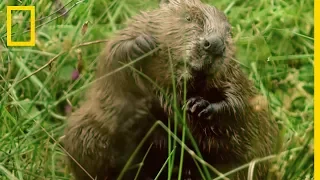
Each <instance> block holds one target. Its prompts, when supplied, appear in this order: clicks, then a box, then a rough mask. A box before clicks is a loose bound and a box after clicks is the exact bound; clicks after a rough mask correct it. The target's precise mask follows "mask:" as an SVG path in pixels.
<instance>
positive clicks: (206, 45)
mask: <svg viewBox="0 0 320 180" xmlns="http://www.w3.org/2000/svg"><path fill="white" fill-rule="evenodd" d="M201 47H202V48H203V49H204V50H205V51H206V52H207V53H208V54H209V55H212V56H222V55H223V53H224V50H225V44H224V42H223V40H222V38H221V37H219V36H218V35H216V34H210V35H208V36H206V37H205V38H204V39H203V40H202V41H201Z"/></svg>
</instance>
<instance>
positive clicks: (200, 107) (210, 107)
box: [185, 97, 215, 119]
mask: <svg viewBox="0 0 320 180" xmlns="http://www.w3.org/2000/svg"><path fill="white" fill-rule="evenodd" d="M185 108H186V110H187V112H188V113H189V114H192V115H196V116H197V117H199V118H201V119H210V118H211V115H212V114H213V113H214V110H215V106H214V104H211V103H210V102H209V101H207V100H205V99H203V98H202V97H193V98H190V99H189V100H188V101H187V104H186V106H185Z"/></svg>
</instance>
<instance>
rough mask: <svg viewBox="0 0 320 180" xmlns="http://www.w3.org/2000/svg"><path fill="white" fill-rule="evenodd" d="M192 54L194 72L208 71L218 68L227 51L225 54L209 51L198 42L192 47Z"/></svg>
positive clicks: (191, 63)
mask: <svg viewBox="0 0 320 180" xmlns="http://www.w3.org/2000/svg"><path fill="white" fill-rule="evenodd" d="M191 51H192V53H190V54H191V56H190V61H189V63H190V67H191V70H192V71H194V72H206V71H211V70H213V69H216V68H218V67H219V66H220V65H221V64H222V63H223V62H224V59H225V52H224V53H223V54H220V55H218V54H215V53H208V52H207V51H204V50H202V49H201V48H200V45H199V44H197V45H195V46H194V47H193V48H192V50H191Z"/></svg>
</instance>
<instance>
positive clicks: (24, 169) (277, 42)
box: [0, 0, 314, 180]
mask: <svg viewBox="0 0 320 180" xmlns="http://www.w3.org/2000/svg"><path fill="white" fill-rule="evenodd" d="M56 2H58V1H49V0H39V1H31V0H21V3H20V2H19V1H15V0H8V1H6V0H5V1H1V2H0V42H1V43H0V114H1V115H0V179H62V180H63V179H69V178H70V177H71V175H70V173H69V172H68V170H67V168H66V165H65V160H64V157H65V154H64V152H63V150H62V149H61V147H60V146H59V144H58V142H59V138H60V137H61V136H62V135H63V128H64V126H65V120H66V116H67V115H68V114H69V113H70V108H71V107H72V108H73V109H75V108H77V106H78V105H79V103H80V102H81V100H82V97H83V95H84V93H85V92H86V89H87V87H88V86H89V85H90V82H92V80H93V77H94V71H95V68H96V67H95V65H96V58H97V56H98V54H99V52H100V51H101V48H102V47H103V44H104V42H105V41H104V40H105V39H107V38H108V37H109V36H110V35H112V34H113V33H114V32H115V31H116V30H118V29H121V28H122V27H123V22H125V21H126V20H127V19H128V18H130V17H131V16H132V15H134V14H136V13H137V12H138V11H139V10H145V9H150V8H154V7H156V6H157V2H156V1H152V0H145V1H138V0H130V1H129V0H127V1H125V0H113V1H111V0H90V1H87V0H83V1H81V0H61V2H62V3H63V4H64V5H65V6H61V5H59V4H57V3H56ZM206 2H208V3H210V4H212V5H215V6H217V7H218V8H219V9H222V10H224V12H225V13H226V14H227V16H228V18H229V20H230V22H231V24H232V25H233V34H234V40H235V41H236V44H237V49H238V50H237V59H235V60H236V61H239V63H241V64H242V67H243V70H244V71H245V72H246V73H247V74H248V76H249V77H250V79H252V80H253V81H254V82H255V85H256V86H257V88H259V90H260V91H261V92H262V93H263V94H264V95H265V96H266V97H268V100H269V102H270V105H271V108H272V112H273V115H274V117H275V118H276V120H277V123H278V124H279V127H280V128H281V133H282V135H283V136H282V139H281V144H282V145H283V148H282V149H280V151H281V152H282V153H281V156H270V157H265V158H264V159H260V160H258V161H262V160H265V159H275V160H276V161H277V163H275V165H274V166H273V167H272V171H274V172H276V173H277V174H278V175H279V177H282V179H312V177H313V166H314V165H313V131H314V129H313V117H314V116H313V108H314V106H313V93H314V92H313V89H314V88H313V87H314V83H313V62H314V59H313V53H314V48H313V43H314V39H313V37H314V34H313V33H314V31H313V25H314V23H313V1H311V0H290V1H284V0H278V1H273V0H271V1H270V0H255V1H240V0H233V1H229V0H220V1H214V0H206ZM7 5H35V7H36V19H37V22H36V24H37V41H36V46H35V47H6V23H5V22H6V8H5V7H6V6H7ZM59 9H60V10H59ZM57 10H59V11H57ZM29 16H30V15H29V14H28V13H25V12H20V11H17V12H13V20H12V21H13V22H12V24H13V27H12V29H13V30H12V32H15V34H13V37H14V38H13V39H14V40H16V39H18V40H27V39H28V38H29V36H28V32H25V31H28V30H27V28H28V23H27V19H28V18H29ZM23 32H25V33H23ZM87 42H90V43H87ZM77 71H79V74H80V76H79V77H78V78H75V77H73V76H75V75H77V73H78V72H77ZM181 116H183V114H180V115H179V114H177V117H176V118H178V119H179V117H181ZM182 119H183V118H182ZM157 125H158V126H161V127H163V128H165V129H167V130H168V132H170V131H169V130H171V131H172V132H174V127H169V128H167V127H164V125H162V124H161V123H157ZM170 135H171V136H170V137H171V138H172V139H171V141H173V142H176V143H177V144H182V143H183V139H179V138H178V137H176V136H175V135H174V133H170ZM186 136H188V133H187V130H186ZM186 152H187V153H190V151H188V150H186ZM169 153H170V155H174V154H175V148H174V147H171V149H170V150H169ZM196 158H199V157H198V156H197V157H196ZM200 159H201V158H200ZM198 162H200V161H198ZM170 164H172V160H170V159H169V160H168V165H169V166H170ZM198 165H199V168H200V169H202V168H203V167H202V165H204V164H203V162H202V163H200V164H198ZM248 166H250V164H247V165H244V166H242V167H239V168H238V169H240V168H247V167H248ZM206 167H207V166H206ZM165 168H166V167H165ZM208 169H209V171H211V170H213V169H212V168H210V167H208ZM238 169H234V170H233V171H232V172H230V173H233V172H234V171H236V170H238ZM203 173H204V176H205V174H206V173H205V171H203Z"/></svg>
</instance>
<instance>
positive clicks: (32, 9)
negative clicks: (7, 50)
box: [7, 6, 36, 46]
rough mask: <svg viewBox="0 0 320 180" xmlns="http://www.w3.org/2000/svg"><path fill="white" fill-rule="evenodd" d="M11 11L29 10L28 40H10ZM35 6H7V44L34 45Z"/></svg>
mask: <svg viewBox="0 0 320 180" xmlns="http://www.w3.org/2000/svg"><path fill="white" fill-rule="evenodd" d="M12 11H30V41H12V39H11V34H12V33H11V27H12ZM35 17H36V16H35V6H7V46H35V43H36V31H35V29H36V23H35V22H36V20H35Z"/></svg>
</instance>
